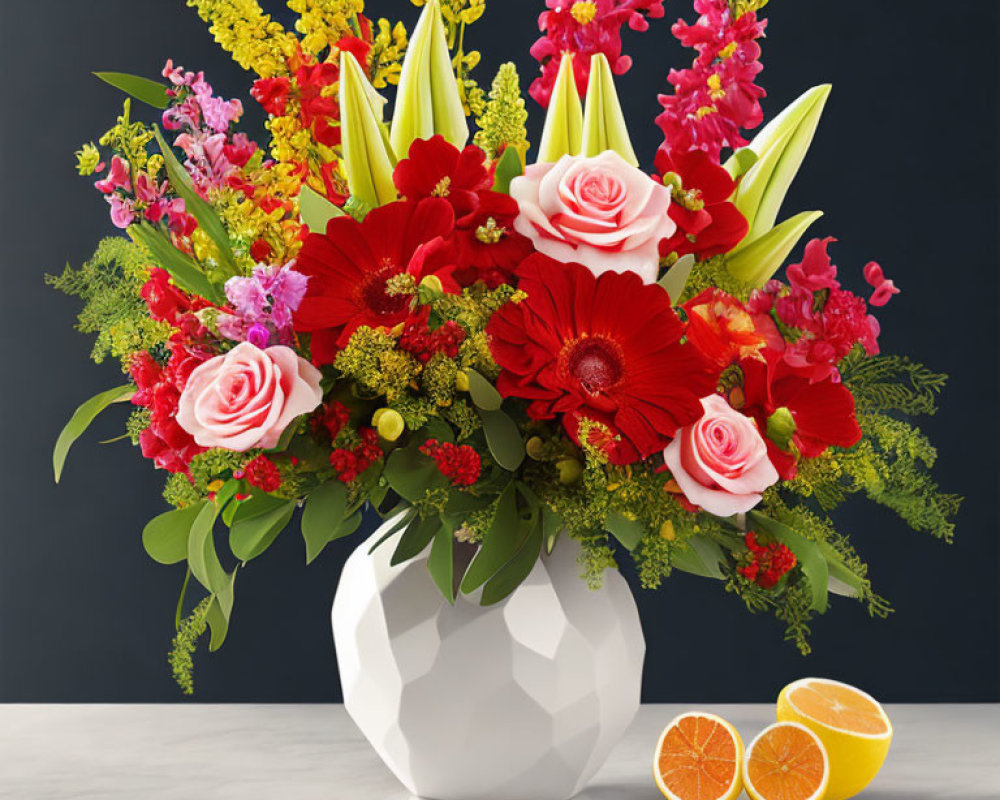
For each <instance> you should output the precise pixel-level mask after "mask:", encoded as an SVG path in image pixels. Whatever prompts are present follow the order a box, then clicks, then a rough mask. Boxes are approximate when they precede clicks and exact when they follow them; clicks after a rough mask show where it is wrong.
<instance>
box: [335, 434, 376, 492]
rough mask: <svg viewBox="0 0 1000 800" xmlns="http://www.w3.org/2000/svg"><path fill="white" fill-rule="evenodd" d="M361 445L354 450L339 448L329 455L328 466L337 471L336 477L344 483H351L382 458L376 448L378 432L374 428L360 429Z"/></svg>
mask: <svg viewBox="0 0 1000 800" xmlns="http://www.w3.org/2000/svg"><path fill="white" fill-rule="evenodd" d="M360 434H361V443H360V444H359V445H358V446H357V447H354V448H351V449H347V448H346V447H341V448H339V449H337V450H334V451H333V452H332V453H330V466H332V467H333V468H334V469H335V470H336V471H337V477H338V478H339V479H340V480H341V481H343V482H344V483H351V481H353V480H355V479H356V478H357V477H358V475H360V474H361V473H362V472H364V471H365V470H366V469H368V467H370V466H371V465H372V464H374V463H375V462H376V461H378V460H379V459H381V458H382V448H381V447H379V446H378V432H377V431H376V430H375V429H374V428H362V429H361V431H360Z"/></svg>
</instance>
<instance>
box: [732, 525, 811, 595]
mask: <svg viewBox="0 0 1000 800" xmlns="http://www.w3.org/2000/svg"><path fill="white" fill-rule="evenodd" d="M744 541H745V542H746V546H747V548H748V549H749V550H750V557H751V558H752V559H753V560H752V561H751V562H750V563H749V564H747V565H746V566H743V567H738V568H737V570H736V571H737V572H739V573H740V575H742V576H743V577H744V578H746V579H747V580H748V581H750V582H751V583H756V584H757V585H758V586H760V587H761V588H762V589H773V588H774V587H775V586H777V585H778V581H780V580H781V577H782V576H783V575H784V574H785V573H786V572H788V571H790V570H791V569H793V568H794V567H795V565H796V564H797V563H798V560H797V559H796V558H795V553H793V552H792V551H791V550H789V549H788V548H787V547H786V546H785V545H783V544H782V543H781V542H769V543H768V544H760V543H759V542H758V541H757V534H756V533H754V532H753V531H747V534H746V537H745V538H744Z"/></svg>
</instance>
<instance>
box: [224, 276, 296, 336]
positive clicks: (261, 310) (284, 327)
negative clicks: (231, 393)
mask: <svg viewBox="0 0 1000 800" xmlns="http://www.w3.org/2000/svg"><path fill="white" fill-rule="evenodd" d="M308 282H309V278H308V276H306V275H303V274H302V273H301V272H296V271H295V270H294V269H293V268H292V264H286V265H285V266H283V267H275V266H264V265H261V264H258V265H257V266H256V267H254V268H253V273H252V274H251V275H250V277H247V278H242V277H236V278H230V279H229V280H228V281H226V297H227V298H228V300H229V304H230V306H232V308H233V313H232V314H229V313H223V314H220V315H219V318H218V322H217V324H218V328H219V333H221V334H222V335H223V336H225V337H226V338H227V339H232V340H233V341H237V342H251V343H252V344H255V345H257V346H258V347H267V346H268V345H270V344H275V343H277V344H284V345H287V344H291V343H292V342H293V341H294V334H293V332H292V313H293V312H294V311H295V310H296V309H297V308H298V307H299V304H301V302H302V298H303V297H304V296H305V293H306V286H307V284H308Z"/></svg>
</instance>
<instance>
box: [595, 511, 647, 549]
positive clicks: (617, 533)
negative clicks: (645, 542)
mask: <svg viewBox="0 0 1000 800" xmlns="http://www.w3.org/2000/svg"><path fill="white" fill-rule="evenodd" d="M604 525H605V527H607V529H608V530H609V531H610V532H611V533H612V534H614V537H615V538H616V539H617V540H618V541H619V542H621V543H622V544H623V545H625V547H626V548H627V549H628V550H630V551H631V550H635V548H636V547H638V546H639V542H640V541H642V537H643V536H645V535H646V528H645V526H644V525H643V524H642V523H641V522H639V521H637V520H634V519H629V518H628V517H625V516H622V515H621V514H618V513H613V514H609V515H608V518H607V519H606V520H605V521H604Z"/></svg>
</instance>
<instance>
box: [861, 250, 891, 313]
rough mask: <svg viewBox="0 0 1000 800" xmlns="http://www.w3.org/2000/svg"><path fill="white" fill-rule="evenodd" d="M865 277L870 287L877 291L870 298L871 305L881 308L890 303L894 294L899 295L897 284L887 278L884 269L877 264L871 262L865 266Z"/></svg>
mask: <svg viewBox="0 0 1000 800" xmlns="http://www.w3.org/2000/svg"><path fill="white" fill-rule="evenodd" d="M864 276H865V280H866V281H867V282H868V285H869V286H871V287H872V288H873V289H875V291H874V292H872V296H871V297H870V298H868V302H869V304H871V305H873V306H876V307H881V306H884V305H885V304H886V303H888V302H889V301H890V300H891V299H892V296H893V295H894V294H899V289H897V288H896V284H895V283H893V282H892V281H891V280H890V279H889V278H886V277H885V274H884V273H883V272H882V267H880V266H879V265H878V263H877V262H875V261H869V262H868V263H867V264H865V269H864Z"/></svg>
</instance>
